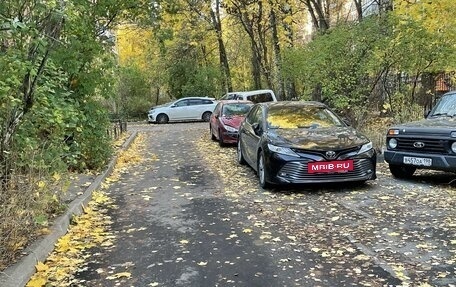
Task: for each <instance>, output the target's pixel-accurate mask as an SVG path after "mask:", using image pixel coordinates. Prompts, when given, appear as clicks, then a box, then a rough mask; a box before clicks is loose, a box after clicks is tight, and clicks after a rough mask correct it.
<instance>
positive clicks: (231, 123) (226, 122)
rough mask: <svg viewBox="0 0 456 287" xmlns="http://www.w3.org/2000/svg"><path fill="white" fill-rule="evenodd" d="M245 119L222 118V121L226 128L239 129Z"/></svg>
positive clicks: (237, 117)
mask: <svg viewBox="0 0 456 287" xmlns="http://www.w3.org/2000/svg"><path fill="white" fill-rule="evenodd" d="M244 118H245V117H244V116H233V117H222V118H221V121H222V123H223V124H224V125H226V126H230V127H233V128H239V126H240V125H241V123H242V121H243V120H244Z"/></svg>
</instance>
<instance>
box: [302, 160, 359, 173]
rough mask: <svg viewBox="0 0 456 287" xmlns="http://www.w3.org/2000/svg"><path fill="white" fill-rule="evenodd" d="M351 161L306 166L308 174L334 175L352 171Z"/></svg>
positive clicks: (319, 162)
mask: <svg viewBox="0 0 456 287" xmlns="http://www.w3.org/2000/svg"><path fill="white" fill-rule="evenodd" d="M353 169H354V167H353V160H352V159H350V160H335V161H315V162H309V163H308V164H307V172H308V173H335V172H347V171H352V170H353Z"/></svg>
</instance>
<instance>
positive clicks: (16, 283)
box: [0, 132, 138, 287]
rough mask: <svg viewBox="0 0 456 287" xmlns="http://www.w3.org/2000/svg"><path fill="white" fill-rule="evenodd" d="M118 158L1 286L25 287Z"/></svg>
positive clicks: (0, 278)
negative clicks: (38, 264) (36, 267)
mask: <svg viewBox="0 0 456 287" xmlns="http://www.w3.org/2000/svg"><path fill="white" fill-rule="evenodd" d="M137 134H138V133H137V132H133V133H132V134H131V135H130V136H129V138H128V139H127V140H126V141H125V142H124V143H123V145H122V146H121V148H120V150H121V151H124V150H126V149H128V148H129V147H130V145H131V143H132V142H133V140H134V139H135V138H136V136H137ZM117 158H118V156H117V155H116V156H114V157H113V158H112V159H111V161H110V162H109V164H108V166H107V168H106V170H105V171H104V172H103V173H102V174H100V175H99V176H97V178H96V179H95V180H94V181H93V182H92V184H90V186H89V187H88V188H87V189H86V190H85V191H84V193H83V194H82V195H80V196H78V197H77V198H76V199H75V200H73V201H72V202H71V203H70V205H69V206H68V209H67V210H66V212H65V213H64V214H62V215H61V216H59V217H58V218H57V219H56V220H55V221H54V223H53V225H52V228H51V233H50V234H48V235H46V236H45V237H43V238H42V239H40V240H39V241H37V242H35V243H32V244H31V245H30V246H29V247H28V248H26V250H25V253H26V254H27V255H25V256H24V257H22V258H21V259H20V260H19V261H18V262H16V263H15V264H13V265H12V266H10V267H8V268H7V269H5V270H4V271H3V272H1V273H0V286H2V287H20V286H25V285H26V284H27V282H28V281H29V280H30V278H31V277H32V275H33V274H34V273H35V271H36V270H35V265H36V264H37V263H38V262H39V261H41V262H43V261H45V260H46V258H47V257H48V255H49V253H51V252H52V251H53V250H54V246H55V243H56V242H57V240H58V239H59V238H60V237H61V236H63V235H65V234H66V232H67V229H68V226H69V225H70V221H71V219H72V217H73V216H74V215H80V214H81V213H82V212H83V207H85V206H86V205H87V204H88V203H89V201H90V200H91V199H92V193H93V192H94V191H95V190H97V189H99V188H100V186H101V183H102V182H103V181H104V179H105V178H106V177H108V176H109V175H110V174H111V173H112V171H113V169H114V167H115V164H116V161H117Z"/></svg>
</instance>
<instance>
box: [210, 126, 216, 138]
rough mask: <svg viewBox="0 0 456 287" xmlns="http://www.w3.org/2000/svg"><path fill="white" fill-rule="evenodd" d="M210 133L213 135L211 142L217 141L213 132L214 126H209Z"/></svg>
mask: <svg viewBox="0 0 456 287" xmlns="http://www.w3.org/2000/svg"><path fill="white" fill-rule="evenodd" d="M209 132H210V133H211V140H213V141H216V140H217V138H216V137H215V135H214V133H213V132H212V126H211V125H209Z"/></svg>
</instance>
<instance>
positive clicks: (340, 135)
mask: <svg viewBox="0 0 456 287" xmlns="http://www.w3.org/2000/svg"><path fill="white" fill-rule="evenodd" d="M268 137H269V140H270V142H271V143H272V144H274V145H277V146H288V147H292V148H298V149H306V150H340V149H346V148H351V147H355V146H360V145H362V144H365V143H368V142H369V139H367V137H366V136H364V135H363V134H361V133H359V132H357V131H356V130H355V129H354V128H352V127H330V128H314V129H312V128H310V129H309V128H301V129H271V130H269V131H268Z"/></svg>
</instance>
